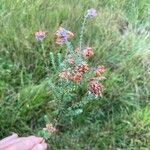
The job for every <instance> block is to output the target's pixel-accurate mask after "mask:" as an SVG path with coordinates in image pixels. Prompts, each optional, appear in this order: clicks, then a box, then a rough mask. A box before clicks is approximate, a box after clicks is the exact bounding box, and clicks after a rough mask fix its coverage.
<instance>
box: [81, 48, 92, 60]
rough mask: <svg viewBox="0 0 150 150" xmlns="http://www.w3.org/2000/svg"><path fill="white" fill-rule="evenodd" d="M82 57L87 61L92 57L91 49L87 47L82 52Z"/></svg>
mask: <svg viewBox="0 0 150 150" xmlns="http://www.w3.org/2000/svg"><path fill="white" fill-rule="evenodd" d="M82 55H83V57H84V58H85V59H88V58H90V57H92V56H93V55H94V52H93V50H92V48H91V47H87V48H85V49H84V50H83V51H82Z"/></svg>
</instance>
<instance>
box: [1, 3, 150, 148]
mask: <svg viewBox="0 0 150 150" xmlns="http://www.w3.org/2000/svg"><path fill="white" fill-rule="evenodd" d="M90 8H95V9H96V10H97V16H96V17H95V18H92V19H89V20H88V21H87V22H86V28H85V32H84V35H83V43H84V44H85V45H88V46H90V47H92V48H93V51H94V55H93V57H92V58H91V59H90V60H88V64H89V65H90V66H97V65H99V64H100V65H104V66H105V68H106V71H105V73H104V76H105V78H106V79H105V80H104V81H103V82H102V84H103V86H104V90H103V92H102V95H103V96H102V97H99V98H97V99H93V100H91V101H90V102H89V103H88V104H87V105H81V106H80V107H81V109H77V110H75V111H71V112H73V114H71V113H70V114H67V113H66V112H65V113H63V112H64V111H65V109H68V107H72V104H70V103H78V102H80V101H81V100H82V99H83V96H84V94H83V92H84V91H85V90H86V89H85V87H84V85H82V86H83V87H82V86H81V87H80V88H79V89H78V90H77V91H75V93H74V94H76V97H75V99H74V96H73V99H72V98H71V100H70V97H69V98H68V97H67V96H66V97H65V96H64V100H62V99H61V97H60V96H59V95H60V93H59V91H58V89H57V88H55V86H53V84H56V85H57V83H58V71H59V69H57V67H58V66H57V61H58V60H57V59H58V57H57V56H59V54H61V55H62V57H63V56H64V51H65V46H58V45H56V44H55V40H54V39H55V32H56V30H57V29H58V28H59V26H62V27H64V28H65V29H67V30H69V31H71V32H73V33H74V38H73V39H72V40H71V42H72V44H73V46H74V47H77V46H78V42H79V37H80V32H81V25H82V22H83V15H84V13H85V12H86V11H87V10H88V9H90ZM40 29H41V30H43V31H45V32H46V38H45V39H44V41H43V44H41V43H40V42H38V41H37V40H36V39H35V35H34V34H35V32H37V31H38V30H40ZM54 59H55V61H56V65H55V64H54V63H55V62H54ZM70 92H72V91H70ZM57 96H58V97H57ZM67 100H68V101H69V104H68V101H67ZM70 101H71V102H70ZM149 102H150V1H149V0H0V139H1V138H4V137H6V136H8V135H10V134H11V132H16V133H18V134H19V135H20V136H28V135H31V134H34V135H40V136H43V137H44V138H45V139H46V141H47V143H48V144H49V149H51V150H57V149H58V150H59V149H60V150H82V149H84V150H149V149H150V105H149ZM66 103H67V105H66ZM68 105H69V106H68ZM70 105H71V106H70ZM61 108H62V109H64V110H62V109H61ZM47 123H51V124H53V125H54V126H55V128H56V130H57V132H56V133H52V134H46V133H45V132H43V130H42V129H43V128H44V127H45V125H46V124H47Z"/></svg>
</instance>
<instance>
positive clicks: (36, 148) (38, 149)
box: [32, 143, 47, 150]
mask: <svg viewBox="0 0 150 150" xmlns="http://www.w3.org/2000/svg"><path fill="white" fill-rule="evenodd" d="M46 149H47V144H46V143H42V144H37V145H36V146H34V147H33V149H32V150H46Z"/></svg>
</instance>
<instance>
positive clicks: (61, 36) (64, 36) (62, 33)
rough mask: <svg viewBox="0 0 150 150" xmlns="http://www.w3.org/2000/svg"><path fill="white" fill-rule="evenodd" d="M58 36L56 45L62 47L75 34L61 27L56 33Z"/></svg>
mask: <svg viewBox="0 0 150 150" xmlns="http://www.w3.org/2000/svg"><path fill="white" fill-rule="evenodd" d="M55 36H56V41H55V42H56V44H58V45H62V44H64V43H66V42H67V40H69V39H71V38H72V37H73V36H74V34H73V33H72V32H70V31H68V30H66V29H64V28H62V27H59V29H58V30H57V31H56V33H55Z"/></svg>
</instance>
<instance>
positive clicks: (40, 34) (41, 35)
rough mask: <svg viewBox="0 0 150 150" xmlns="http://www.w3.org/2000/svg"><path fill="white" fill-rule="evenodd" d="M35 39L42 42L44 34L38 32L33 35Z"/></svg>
mask: <svg viewBox="0 0 150 150" xmlns="http://www.w3.org/2000/svg"><path fill="white" fill-rule="evenodd" d="M35 38H36V40H37V41H40V42H42V41H43V40H44V39H45V32H44V31H38V32H36V33H35Z"/></svg>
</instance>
